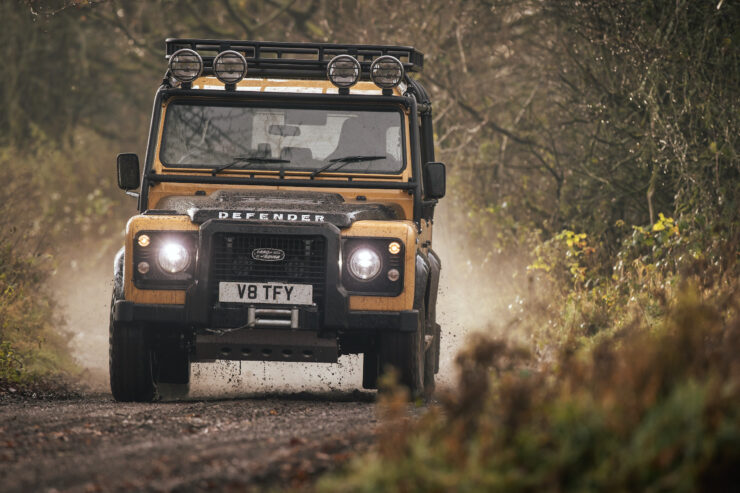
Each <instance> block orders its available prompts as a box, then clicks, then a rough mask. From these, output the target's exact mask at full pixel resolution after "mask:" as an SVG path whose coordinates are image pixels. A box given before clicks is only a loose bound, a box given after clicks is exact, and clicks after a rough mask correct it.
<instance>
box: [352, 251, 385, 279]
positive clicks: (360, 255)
mask: <svg viewBox="0 0 740 493" xmlns="http://www.w3.org/2000/svg"><path fill="white" fill-rule="evenodd" d="M349 271H350V273H351V274H352V275H353V276H355V277H356V278H357V279H361V280H363V281H368V280H370V279H372V278H374V277H375V276H377V275H378V272H380V256H379V255H378V254H377V253H376V252H375V250H371V249H370V248H358V249H357V250H355V251H354V252H352V254H351V255H350V257H349Z"/></svg>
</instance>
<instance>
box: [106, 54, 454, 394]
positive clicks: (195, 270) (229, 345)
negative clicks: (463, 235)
mask: <svg viewBox="0 0 740 493" xmlns="http://www.w3.org/2000/svg"><path fill="white" fill-rule="evenodd" d="M165 44H166V59H167V60H168V64H167V71H166V74H165V77H164V79H163V82H162V85H161V86H160V87H159V89H158V90H157V92H156V95H155V98H154V108H153V112H152V118H151V126H150V130H149V140H148V144H147V149H146V156H145V158H144V163H143V173H142V172H141V171H140V166H139V159H138V157H137V155H136V154H131V153H125V154H119V155H118V159H117V168H118V185H119V187H120V188H121V189H123V190H125V191H126V193H128V194H130V195H133V196H135V197H137V198H138V211H139V212H138V214H137V215H135V216H133V217H132V218H131V219H130V220H129V221H128V224H127V225H126V232H125V241H124V246H123V248H122V249H121V250H120V251H119V253H118V254H117V256H116V258H115V262H114V279H115V282H114V290H113V297H112V303H111V316H110V332H109V335H110V383H111V390H112V393H113V396H114V398H115V399H116V400H119V401H151V400H154V399H157V398H158V396H159V389H161V388H162V387H163V386H164V385H166V386H168V388H170V389H172V388H174V389H177V390H179V391H180V392H181V393H184V392H187V389H188V385H189V381H190V366H191V363H192V362H205V361H215V360H260V361H290V362H322V363H332V362H336V361H337V360H338V357H339V356H340V355H344V354H362V355H363V382H362V385H363V387H364V388H369V389H372V388H377V385H378V377H379V375H380V374H382V372H384V371H387V370H388V369H389V368H393V369H395V371H396V372H397V375H398V379H399V381H400V382H401V383H402V384H403V385H405V386H407V387H408V388H409V390H410V391H411V394H412V395H425V394H426V395H428V394H429V393H430V392H431V391H432V390H433V388H434V377H435V373H437V371H438V369H439V351H440V326H439V325H438V324H437V323H436V310H435V307H436V301H437V290H438V284H439V274H440V260H439V257H438V256H437V255H436V254H435V252H434V250H433V249H432V223H433V218H434V209H435V205H436V204H437V201H438V200H439V199H440V198H442V197H443V196H444V194H445V167H444V165H443V164H442V163H439V162H435V159H434V142H433V136H434V132H433V128H432V105H431V102H430V100H429V96H428V93H427V92H426V90H425V89H424V87H423V86H422V85H421V84H420V83H419V81H418V80H416V79H414V78H412V77H411V76H410V75H409V74H410V73H414V72H418V71H420V70H421V69H422V65H423V60H424V58H423V54H422V53H420V52H419V51H417V50H415V49H414V48H411V47H403V46H379V45H343V44H328V43H274V42H255V41H228V40H207V39H167V40H166V42H165ZM137 190H138V191H137Z"/></svg>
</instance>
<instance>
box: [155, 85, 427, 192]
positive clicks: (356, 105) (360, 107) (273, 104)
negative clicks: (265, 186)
mask: <svg viewBox="0 0 740 493" xmlns="http://www.w3.org/2000/svg"><path fill="white" fill-rule="evenodd" d="M172 105H188V106H219V107H246V108H265V109H271V108H275V109H307V110H329V111H330V110H335V111H343V110H346V111H365V112H379V113H380V112H382V113H391V112H392V113H396V114H398V115H399V117H400V126H401V167H400V168H398V169H397V170H395V171H392V172H391V171H383V170H380V171H373V170H362V171H351V170H347V169H343V168H342V167H341V166H340V167H339V169H338V170H336V171H334V170H332V169H331V168H330V169H327V170H326V171H323V172H322V173H321V176H328V175H341V176H349V177H357V178H360V177H362V176H378V177H384V176H387V177H399V176H402V175H403V174H404V172H405V171H406V170H407V169H409V153H413V149H411V148H410V147H409V146H410V143H409V140H408V139H409V134H408V128H407V127H408V121H409V115H408V114H407V113H406V111H404V105H402V104H398V102H391V101H384V102H380V103H374V104H367V103H365V104H363V103H361V102H359V101H358V102H350V103H347V102H341V103H340V102H333V101H332V102H330V101H326V102H323V101H322V102H316V101H297V100H266V99H259V100H258V99H252V98H250V99H242V100H238V101H235V100H233V99H221V98H218V99H212V98H207V99H192V98H189V97H185V98H180V97H174V98H172V99H171V100H170V101H168V102H167V104H166V105H165V106H164V107H163V108H162V109H163V111H162V116H161V118H162V122H161V127H160V131H159V139H158V142H157V151H156V156H157V161H159V164H160V165H161V167H162V171H163V172H173V171H180V172H183V171H187V172H192V171H206V172H209V173H210V172H212V171H213V170H215V169H218V167H219V165H208V164H202V165H201V164H188V165H182V164H171V163H167V162H166V161H165V160H164V159H163V156H162V151H163V148H164V145H163V144H164V139H165V127H166V125H167V113H168V111H169V108H170V107H171V106H172ZM317 169H319V168H318V167H313V168H303V169H282V170H281V167H280V165H277V164H276V165H275V167H274V168H266V167H259V168H254V167H250V166H249V165H248V163H245V165H244V166H233V167H230V168H228V169H227V170H224V171H223V172H221V173H219V174H227V173H238V174H248V175H254V174H264V175H271V174H280V175H281V176H306V175H311V173H312V172H314V171H315V170H317Z"/></svg>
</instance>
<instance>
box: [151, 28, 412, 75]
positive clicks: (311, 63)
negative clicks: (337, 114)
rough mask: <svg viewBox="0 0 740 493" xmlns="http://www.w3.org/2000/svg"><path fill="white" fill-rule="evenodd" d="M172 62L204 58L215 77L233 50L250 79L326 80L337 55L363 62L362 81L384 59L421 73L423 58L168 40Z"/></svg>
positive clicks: (382, 49) (389, 51) (368, 48)
mask: <svg viewBox="0 0 740 493" xmlns="http://www.w3.org/2000/svg"><path fill="white" fill-rule="evenodd" d="M165 44H166V54H165V58H167V59H169V58H170V56H172V54H173V53H175V52H176V51H177V50H180V49H183V48H189V49H191V50H195V51H197V52H198V54H199V55H200V56H201V58H203V75H213V59H214V58H215V57H216V55H218V54H219V53H220V52H222V51H225V50H234V51H237V52H239V53H241V54H242V55H244V58H246V59H247V66H248V67H249V75H257V76H277V77H286V78H322V79H323V78H325V77H326V65H327V63H329V60H331V59H332V58H334V57H335V56H337V55H352V56H354V57H355V58H357V60H358V61H359V62H360V66H361V67H362V79H367V80H369V78H370V64H371V63H372V61H373V60H374V59H376V58H378V57H380V56H383V55H391V56H394V57H396V58H398V59H399V60H400V61H401V63H402V64H403V67H404V69H405V70H406V72H407V73H408V72H420V71H421V69H422V67H423V66H424V54H423V53H421V52H420V51H417V50H416V49H414V48H412V47H410V46H389V45H349V44H335V43H282V42H272V41H230V40H221V39H197V38H168V39H166V40H165Z"/></svg>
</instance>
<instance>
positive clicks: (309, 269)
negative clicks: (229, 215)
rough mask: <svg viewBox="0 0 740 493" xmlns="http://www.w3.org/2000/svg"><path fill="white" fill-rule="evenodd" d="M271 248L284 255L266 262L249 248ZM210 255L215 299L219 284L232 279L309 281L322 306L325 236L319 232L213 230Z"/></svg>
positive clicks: (324, 291) (324, 274)
mask: <svg viewBox="0 0 740 493" xmlns="http://www.w3.org/2000/svg"><path fill="white" fill-rule="evenodd" d="M260 248H270V249H277V250H282V251H283V252H285V258H283V259H282V260H280V261H276V262H266V261H261V260H255V259H254V258H252V251H253V250H256V249H260ZM212 255H213V257H212V259H211V280H212V283H211V296H212V298H211V300H212V301H213V302H214V303H216V302H218V285H219V282H221V281H232V282H234V281H235V282H285V283H292V284H312V285H313V301H314V303H316V304H317V305H318V306H322V302H323V300H324V296H325V293H326V281H325V277H326V238H324V237H323V236H319V235H313V236H307V235H276V234H271V235H254V234H240V233H215V234H214V237H213V253H212Z"/></svg>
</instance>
